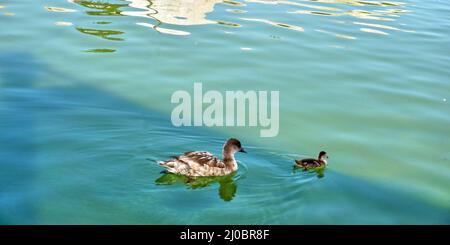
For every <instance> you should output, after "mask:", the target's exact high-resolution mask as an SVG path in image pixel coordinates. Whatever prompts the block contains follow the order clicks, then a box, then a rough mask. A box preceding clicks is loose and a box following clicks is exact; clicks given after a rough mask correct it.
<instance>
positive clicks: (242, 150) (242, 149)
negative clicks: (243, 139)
mask: <svg viewBox="0 0 450 245" xmlns="http://www.w3.org/2000/svg"><path fill="white" fill-rule="evenodd" d="M239 152H243V153H247V152H246V151H245V150H244V148H242V147H241V149H240V150H239Z"/></svg>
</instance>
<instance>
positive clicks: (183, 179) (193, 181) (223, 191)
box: [155, 172, 237, 202]
mask: <svg viewBox="0 0 450 245" xmlns="http://www.w3.org/2000/svg"><path fill="white" fill-rule="evenodd" d="M235 175H236V172H233V173H231V174H228V175H225V176H214V177H210V176H208V177H205V176H199V177H188V176H184V175H179V174H173V173H166V172H164V174H163V175H162V176H161V177H159V178H158V179H156V180H155V183H156V184H157V185H174V184H184V185H186V186H187V187H188V188H192V189H199V188H205V187H208V186H210V185H212V184H214V183H218V184H219V196H220V198H221V199H222V200H224V201H226V202H229V201H231V200H233V198H234V196H235V195H236V191H237V185H236V183H235V181H234V179H233V177H234V176H235Z"/></svg>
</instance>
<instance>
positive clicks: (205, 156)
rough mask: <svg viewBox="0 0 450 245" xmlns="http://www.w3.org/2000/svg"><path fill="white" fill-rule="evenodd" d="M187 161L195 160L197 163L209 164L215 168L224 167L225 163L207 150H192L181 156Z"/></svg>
mask: <svg viewBox="0 0 450 245" xmlns="http://www.w3.org/2000/svg"><path fill="white" fill-rule="evenodd" d="M180 157H181V159H184V160H185V161H191V162H194V163H195V164H196V165H200V166H205V165H207V166H209V167H215V168H224V167H225V164H224V163H223V161H222V160H220V159H219V158H217V157H216V156H214V155H213V154H211V153H209V152H207V151H190V152H186V153H184V155H182V156H180Z"/></svg>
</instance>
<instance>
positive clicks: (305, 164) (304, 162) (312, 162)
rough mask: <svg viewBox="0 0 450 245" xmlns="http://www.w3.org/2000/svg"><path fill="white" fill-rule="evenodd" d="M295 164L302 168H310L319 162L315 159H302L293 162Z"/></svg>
mask: <svg viewBox="0 0 450 245" xmlns="http://www.w3.org/2000/svg"><path fill="white" fill-rule="evenodd" d="M295 162H296V163H297V164H298V165H300V166H303V167H310V166H315V165H317V164H318V163H319V162H318V161H317V159H314V158H306V159H302V160H295Z"/></svg>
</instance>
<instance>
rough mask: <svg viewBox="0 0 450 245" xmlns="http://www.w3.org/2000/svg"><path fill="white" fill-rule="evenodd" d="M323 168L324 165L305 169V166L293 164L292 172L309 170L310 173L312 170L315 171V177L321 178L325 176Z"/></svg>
mask: <svg viewBox="0 0 450 245" xmlns="http://www.w3.org/2000/svg"><path fill="white" fill-rule="evenodd" d="M325 169H326V166H322V167H317V168H312V169H305V168H302V167H299V166H297V165H294V167H293V168H292V172H293V173H295V172H297V171H300V170H302V171H303V172H306V171H308V172H311V173H312V172H314V173H316V177H317V178H318V179H321V178H323V177H325Z"/></svg>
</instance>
